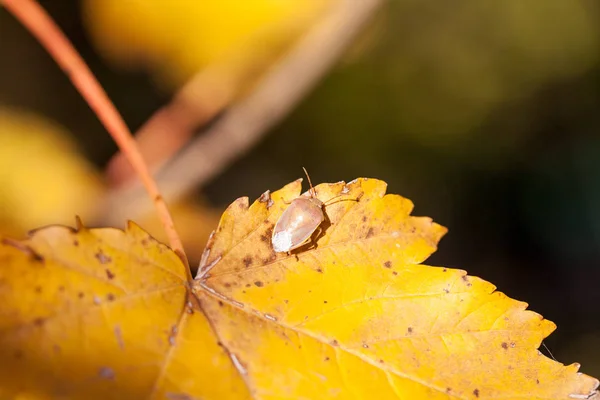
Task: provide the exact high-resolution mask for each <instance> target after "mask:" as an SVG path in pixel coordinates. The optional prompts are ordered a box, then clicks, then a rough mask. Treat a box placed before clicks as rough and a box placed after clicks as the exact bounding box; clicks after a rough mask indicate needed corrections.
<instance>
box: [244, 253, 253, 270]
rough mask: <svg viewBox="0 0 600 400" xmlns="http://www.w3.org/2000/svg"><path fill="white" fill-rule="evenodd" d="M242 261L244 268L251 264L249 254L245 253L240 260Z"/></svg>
mask: <svg viewBox="0 0 600 400" xmlns="http://www.w3.org/2000/svg"><path fill="white" fill-rule="evenodd" d="M242 262H243V263H244V266H245V267H246V268H248V267H249V266H251V265H252V257H251V256H250V255H247V256H246V257H244V259H243V260H242Z"/></svg>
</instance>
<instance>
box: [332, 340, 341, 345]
mask: <svg viewBox="0 0 600 400" xmlns="http://www.w3.org/2000/svg"><path fill="white" fill-rule="evenodd" d="M331 345H332V346H339V345H340V344H339V343H338V341H337V340H335V339H333V340H332V341H331Z"/></svg>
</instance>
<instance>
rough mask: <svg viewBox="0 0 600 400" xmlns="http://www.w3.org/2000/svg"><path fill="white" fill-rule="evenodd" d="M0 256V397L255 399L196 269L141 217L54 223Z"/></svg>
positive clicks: (2, 250) (9, 245) (5, 248)
mask: <svg viewBox="0 0 600 400" xmlns="http://www.w3.org/2000/svg"><path fill="white" fill-rule="evenodd" d="M0 260H1V264H2V265H1V269H0V304H2V306H1V308H0V315H1V316H2V317H1V318H0V359H2V360H3V362H2V363H0V398H3V399H4V398H10V399H12V398H16V397H17V396H19V395H20V396H25V397H26V398H32V399H50V398H68V399H92V398H93V399H139V398H152V399H167V398H171V399H173V398H175V399H177V398H206V399H226V398H246V397H247V395H246V394H245V393H247V389H246V388H245V386H244V384H243V380H242V378H241V377H240V376H239V375H238V374H237V372H236V371H235V370H234V369H233V368H232V367H231V361H230V360H229V357H228V356H227V352H226V351H225V349H223V348H222V347H220V346H219V343H218V339H217V337H216V336H215V334H214V332H213V331H212V330H211V328H210V324H209V321H207V320H206V318H205V317H204V315H203V313H202V311H201V310H199V308H198V302H197V300H196V299H195V298H194V297H193V296H190V292H189V289H188V285H189V280H188V276H189V272H188V271H187V270H186V267H185V266H184V264H183V263H182V262H181V260H179V258H177V256H176V255H175V254H174V253H173V252H172V251H171V250H169V249H168V248H167V247H166V246H165V245H162V244H159V243H158V242H156V241H155V240H154V239H152V238H151V237H150V236H149V235H148V234H147V233H145V232H144V231H142V230H141V229H140V228H138V227H137V226H136V225H132V224H130V226H129V227H128V229H127V230H126V231H125V232H123V231H120V230H117V229H108V228H107V229H91V230H88V229H85V228H81V229H79V230H77V231H74V230H71V229H68V228H65V227H50V228H45V229H42V230H40V231H37V232H35V233H34V234H33V236H32V237H31V238H30V239H29V240H27V241H23V242H10V241H9V242H6V243H4V244H3V245H2V246H1V247H0ZM215 383H218V384H215ZM184 393H185V394H186V395H187V396H189V397H183V394H184ZM177 396H182V397H177Z"/></svg>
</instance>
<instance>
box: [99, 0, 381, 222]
mask: <svg viewBox="0 0 600 400" xmlns="http://www.w3.org/2000/svg"><path fill="white" fill-rule="evenodd" d="M383 2H384V0H361V1H356V0H340V1H339V2H338V4H337V5H336V6H335V7H334V8H333V9H332V10H331V11H330V12H329V15H327V16H325V17H324V18H323V20H322V21H321V22H320V23H319V24H317V26H316V27H315V28H313V29H312V30H311V31H310V32H308V33H307V34H306V36H305V37H304V38H302V39H301V40H300V42H299V43H298V45H296V47H295V48H294V49H293V50H292V51H291V52H290V53H289V54H288V55H287V56H286V57H285V58H284V59H283V60H282V61H281V62H280V63H279V64H278V65H277V66H275V67H274V68H273V70H272V71H271V72H270V73H269V74H268V75H267V76H266V77H265V78H264V79H263V81H262V82H261V83H260V84H259V85H258V87H257V88H256V89H255V90H254V91H253V92H252V93H251V94H250V95H248V96H247V97H246V98H245V99H243V100H241V101H240V102H238V103H237V104H235V105H234V106H232V108H231V109H230V110H229V111H228V112H227V113H225V114H224V115H223V116H222V117H221V119H219V120H218V121H217V122H216V123H215V124H214V125H213V126H212V127H211V128H210V129H209V130H208V131H207V132H205V133H204V135H202V136H201V137H199V138H198V139H197V140H196V141H195V142H194V143H192V144H191V145H190V146H188V147H187V148H186V149H185V150H184V151H183V152H182V153H181V154H180V155H179V156H178V157H177V159H175V160H173V161H172V162H170V163H168V164H166V165H165V166H164V167H163V168H162V169H161V170H160V171H159V172H158V173H157V179H158V181H159V182H161V186H162V187H163V190H164V193H165V197H166V198H168V199H169V200H170V201H173V200H175V199H178V198H180V197H182V196H183V195H185V194H187V193H188V192H189V191H190V190H191V189H193V188H195V187H197V186H201V185H202V184H204V183H206V182H207V181H209V180H210V179H211V178H213V177H214V176H215V175H217V174H218V173H219V172H221V171H222V170H223V169H224V167H225V166H226V165H228V164H229V163H230V162H231V161H232V160H234V159H235V158H237V157H239V156H241V155H242V154H244V153H246V152H247V151H248V150H249V149H250V148H251V147H252V145H254V144H255V143H256V142H258V141H259V140H260V139H261V138H262V137H263V136H264V135H265V134H266V133H267V131H268V129H269V128H271V127H272V126H273V125H275V124H277V123H278V122H279V121H280V120H282V119H283V118H284V117H285V116H286V115H287V114H288V113H289V112H290V111H291V110H292V109H293V108H294V106H295V105H296V104H297V103H298V102H299V101H300V100H301V99H302V98H303V97H304V96H305V95H306V94H307V92H309V91H310V90H311V89H312V88H313V87H314V86H315V85H316V83H317V82H318V81H319V79H320V78H321V77H322V76H323V75H324V74H325V73H326V72H327V71H328V70H329V69H330V68H331V67H332V66H333V65H334V63H335V61H336V60H337V59H338V58H339V57H340V56H341V55H342V54H343V52H344V50H345V49H346V48H347V46H348V45H349V44H350V43H351V42H352V39H353V38H354V36H355V35H356V34H357V33H358V32H359V31H360V29H361V27H363V26H364V24H365V23H366V22H367V21H368V20H369V19H370V17H371V16H372V15H373V14H374V13H375V11H376V10H377V9H378V8H379V7H380V6H381V5H382V4H383ZM139 192H140V189H139V187H135V186H130V187H127V188H123V189H120V190H116V191H115V192H113V193H112V194H111V195H110V196H109V198H107V207H106V209H107V210H110V213H108V214H105V216H106V217H107V218H108V221H114V219H115V218H117V219H120V218H121V217H120V215H123V214H124V215H131V214H132V213H134V212H138V213H140V212H142V211H143V209H142V207H141V205H140V203H139V201H138V200H139V198H140V193H139ZM105 221H106V220H105Z"/></svg>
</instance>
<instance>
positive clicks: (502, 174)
mask: <svg viewBox="0 0 600 400" xmlns="http://www.w3.org/2000/svg"><path fill="white" fill-rule="evenodd" d="M40 3H41V4H42V5H43V6H44V8H46V10H48V12H49V13H50V14H51V15H52V17H53V18H54V19H55V20H56V21H57V23H58V24H59V25H60V27H61V28H62V29H63V30H64V31H65V33H66V35H67V36H68V37H69V38H70V39H71V40H72V41H73V43H74V45H75V47H76V48H77V49H78V50H79V52H80V53H81V55H82V56H83V58H84V59H85V60H86V61H87V62H88V64H89V65H90V67H91V69H92V70H93V71H94V73H95V74H96V76H97V77H98V79H99V81H100V82H101V84H102V85H103V87H104V88H105V90H106V91H107V92H108V94H109V96H110V98H111V99H112V100H113V101H114V103H115V105H116V106H117V108H118V109H119V111H120V112H121V113H122V115H123V116H124V118H125V120H126V122H127V123H128V125H129V127H130V128H131V129H132V130H133V131H134V132H135V131H137V130H138V129H139V128H140V127H141V126H142V125H143V124H144V122H145V121H147V120H148V119H149V118H150V117H151V116H152V115H153V114H154V113H155V112H157V111H158V110H159V109H161V107H163V106H165V105H167V104H169V102H170V101H171V100H172V99H173V98H174V96H176V93H179V91H180V90H181V88H182V87H184V85H186V82H189V81H190V79H191V78H192V77H198V76H199V79H200V80H199V82H200V83H201V84H200V85H196V86H194V87H195V88H198V87H200V89H201V90H200V92H201V94H200V95H199V98H200V100H197V101H196V103H194V104H195V107H197V109H194V108H191V109H188V110H186V113H187V114H186V115H189V114H191V115H194V116H195V118H197V119H198V121H201V120H203V123H202V124H199V123H198V126H193V127H191V128H190V127H188V128H189V129H187V130H188V131H189V132H187V136H186V135H185V134H184V135H179V136H178V135H176V134H175V133H172V132H171V131H170V130H166V131H163V132H160V133H161V134H160V135H159V136H156V135H155V136H152V135H150V134H149V135H148V137H147V140H146V142H145V146H143V148H145V151H146V152H147V154H148V157H149V158H150V159H156V165H161V162H163V161H164V160H161V157H163V156H165V154H162V153H161V151H163V153H164V149H165V148H170V149H172V151H171V152H172V153H175V157H177V154H180V153H181V152H182V151H183V150H184V149H185V145H184V143H186V142H190V141H194V140H198V139H200V138H202V136H203V135H206V134H207V132H210V129H211V126H212V125H211V124H215V123H218V121H219V118H220V117H223V116H226V115H227V112H228V110H231V109H233V108H235V105H236V104H237V102H239V101H240V100H243V99H244V98H245V96H247V95H248V93H252V90H254V88H256V87H257V86H259V85H260V84H261V80H262V79H263V78H264V77H265V76H267V75H268V73H269V71H270V70H271V69H272V68H273V66H276V65H278V63H279V62H281V60H284V59H285V57H286V54H288V52H289V51H290V49H293V48H294V46H295V44H296V43H298V41H299V40H300V39H301V38H302V37H303V35H305V34H306V32H310V31H311V29H313V28H314V27H315V26H317V25H318V23H319V21H322V20H323V19H324V18H327V15H328V13H330V12H331V9H332V7H336V6H339V5H336V4H334V3H336V0H328V1H323V0H296V1H290V2H281V1H278V0H252V1H248V0H245V1H241V0H206V1H202V2H196V1H191V0H190V1H186V0H181V1H179V2H171V1H166V0H165V1H159V0H155V1H135V0H86V1H70V2H59V1H50V0H47V1H40ZM381 3H382V5H381V7H380V9H379V10H378V11H377V12H376V13H375V14H374V16H373V17H372V18H370V19H369V23H368V24H367V25H366V26H364V27H363V28H362V29H361V30H360V31H359V33H358V35H357V36H356V38H355V40H354V41H353V42H352V44H351V45H350V46H349V47H348V48H347V49H345V51H344V52H343V56H342V57H340V58H339V59H338V60H337V63H336V65H335V67H334V68H332V69H331V70H329V72H328V73H327V74H326V76H325V78H324V79H322V80H320V81H318V84H317V85H316V87H315V89H314V90H311V91H310V92H309V93H308V95H307V96H305V97H303V98H302V100H301V101H300V102H298V103H297V104H296V105H295V106H294V107H293V111H292V112H291V114H290V115H288V116H287V117H286V118H285V119H284V120H283V121H281V122H280V123H277V124H276V125H275V127H273V128H272V129H269V130H268V131H266V132H264V135H263V136H262V137H261V138H260V140H259V141H258V142H257V143H256V144H254V145H251V146H248V148H247V149H245V150H244V151H239V152H238V153H239V154H237V155H236V157H234V158H233V159H232V161H228V162H227V163H225V164H226V165H225V166H224V167H221V168H219V170H218V171H214V173H213V174H212V175H211V176H210V177H209V178H207V179H204V182H202V184H201V185H197V184H196V185H192V186H191V187H190V188H189V190H187V192H186V196H183V197H180V198H178V199H177V200H176V201H172V202H171V203H172V204H173V207H174V210H175V218H176V224H177V228H178V230H179V231H180V233H181V234H182V236H183V239H184V242H185V245H186V247H187V248H186V250H187V251H188V252H189V255H190V258H191V259H192V263H193V264H194V265H197V262H198V259H199V256H200V254H201V251H202V249H203V246H204V243H205V242H206V238H207V236H208V234H209V233H210V231H211V230H212V229H214V227H215V226H216V224H217V223H218V219H219V215H220V214H221V212H222V211H223V210H224V209H225V208H226V207H227V205H228V204H229V203H231V202H232V201H233V200H234V199H236V198H238V197H241V196H249V197H250V199H251V200H252V199H255V198H257V197H258V196H260V194H261V193H262V192H264V191H265V190H267V189H271V190H276V189H278V188H280V187H281V186H283V185H284V184H286V183H288V182H290V181H292V180H294V179H296V178H299V177H301V176H302V170H301V167H302V166H305V167H306V168H307V169H308V170H309V172H310V173H311V178H312V180H313V182H336V181H339V180H346V181H349V180H351V179H354V178H356V177H374V178H379V179H382V180H384V181H386V182H387V183H388V185H389V186H388V187H389V189H388V191H389V192H390V193H398V194H401V195H403V196H405V197H407V198H409V199H411V200H412V201H413V202H414V203H415V212H414V214H415V215H426V216H431V217H432V218H433V219H434V220H435V221H437V222H439V223H440V224H442V225H444V226H446V227H448V228H449V230H450V231H449V233H448V235H447V236H446V237H445V238H444V239H443V240H442V242H441V245H440V248H439V251H438V252H437V253H435V254H434V255H433V256H432V257H431V258H430V259H429V260H428V262H427V263H428V264H431V265H445V266H449V267H453V268H460V269H465V270H467V271H468V272H469V274H470V275H475V276H479V277H482V278H484V279H485V280H488V281H490V282H492V283H494V284H495V285H496V286H497V287H498V288H499V290H501V291H502V292H505V293H506V294H508V295H509V296H510V297H513V298H516V299H519V300H523V301H526V302H528V303H529V304H530V308H531V309H532V310H534V311H536V312H539V313H540V314H542V315H543V316H544V317H546V318H548V319H550V320H552V321H554V322H555V323H557V325H558V329H557V331H556V332H555V333H553V334H552V335H551V336H550V337H549V338H548V339H547V340H546V341H545V343H546V344H547V346H548V347H549V348H550V349H551V350H552V353H553V354H554V356H555V357H556V358H557V359H558V360H559V361H561V362H563V363H566V364H569V363H572V362H580V363H581V364H582V365H583V368H582V371H583V372H585V373H587V374H590V375H592V376H599V375H600V361H599V360H600V290H599V283H600V6H599V5H598V3H597V2H595V1H593V0H577V1H564V0H543V1H542V0H538V1H531V2H524V1H521V0H505V1H501V2H481V1H478V0H461V1H457V2H452V3H448V4H445V3H443V2H439V1H434V0H420V1H413V0H389V1H387V2H386V1H382V2H381ZM317 56H318V55H317ZM0 60H1V62H0V231H1V232H2V233H4V234H9V235H12V236H16V237H21V236H23V235H24V234H25V233H26V232H27V231H28V230H30V229H33V228H36V227H39V226H41V225H45V224H49V223H63V224H68V225H73V223H74V218H73V215H74V214H78V215H81V216H82V217H83V218H84V222H85V221H86V218H87V220H89V221H100V222H101V221H102V218H101V217H98V210H96V209H95V208H97V204H98V203H99V202H100V200H101V199H103V198H104V196H107V193H112V192H113V191H115V190H117V188H119V187H123V185H125V186H126V185H127V179H128V174H129V172H128V171H127V166H126V165H125V166H123V163H122V160H118V159H113V156H114V155H115V153H116V151H117V148H116V146H115V144H114V143H113V142H112V140H111V138H110V137H109V135H108V134H107V133H106V131H105V130H104V128H103V127H102V126H101V124H100V123H99V122H98V119H97V117H96V116H95V115H94V114H93V112H92V111H91V110H90V109H89V107H88V106H87V104H86V103H85V102H84V101H83V100H82V98H81V97H80V95H79V94H78V93H77V92H76V90H75V89H74V88H73V86H72V85H71V83H70V82H69V81H68V79H67V77H66V76H65V75H64V74H63V72H62V71H61V70H60V69H59V68H58V67H57V66H56V65H55V63H54V62H53V60H52V59H51V58H50V57H49V56H48V54H47V53H46V52H45V51H44V50H43V49H42V48H41V46H40V45H39V44H38V43H37V42H36V40H35V39H33V38H32V37H31V35H30V34H29V33H28V32H27V31H26V30H25V29H24V28H23V27H22V26H20V24H19V23H18V22H16V21H15V20H14V18H13V17H12V16H11V15H9V14H8V12H7V11H6V10H4V9H0ZM203 71H204V72H203ZM206 71H208V72H206ZM198 74H199V75H198ZM282 90H285V88H282ZM194 93H197V92H194ZM199 116H201V117H199ZM183 131H185V129H183ZM242 134H243V132H242ZM182 145H183V146H184V147H183V149H180V146H182ZM224 145H227V143H225V144H224ZM169 155H170V154H169ZM192 167H193V165H192V166H190V168H189V170H190V171H191V174H194V170H193V168H192ZM157 168H158V167H157ZM181 176H183V172H182V175H181ZM182 179H183V178H182ZM131 218H132V219H134V220H135V221H137V222H138V223H140V224H141V225H142V226H143V227H144V228H146V229H149V230H150V231H151V232H153V233H155V234H156V235H157V236H158V237H159V238H161V239H162V236H161V229H160V227H159V226H158V225H157V222H156V221H155V220H154V219H153V217H152V213H151V212H150V213H145V212H140V213H139V215H132V216H131ZM124 222H125V221H124V220H122V221H120V222H119V223H118V224H117V225H119V224H120V226H123V225H124ZM113 225H114V224H113Z"/></svg>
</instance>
